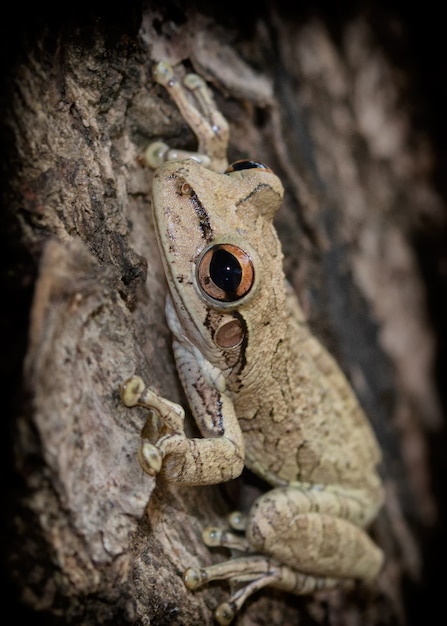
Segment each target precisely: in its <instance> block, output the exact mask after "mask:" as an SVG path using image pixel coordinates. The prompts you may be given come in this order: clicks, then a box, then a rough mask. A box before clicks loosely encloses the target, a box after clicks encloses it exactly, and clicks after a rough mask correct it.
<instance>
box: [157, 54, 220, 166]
mask: <svg viewBox="0 0 447 626" xmlns="http://www.w3.org/2000/svg"><path fill="white" fill-rule="evenodd" d="M152 74H153V77H154V80H155V81H156V82H157V83H159V84H160V85H163V86H164V87H165V88H166V90H167V91H168V92H169V94H170V96H171V97H172V99H173V100H174V102H175V103H176V105H177V107H178V109H179V111H180V113H181V114H182V116H183V118H184V119H185V120H186V121H187V122H188V124H189V126H190V127H191V129H192V131H193V132H194V133H195V135H196V136H197V139H198V142H199V147H198V152H187V151H184V150H174V149H171V148H169V146H168V145H167V144H165V143H164V142H162V141H156V142H154V143H152V144H150V145H149V147H148V148H147V150H146V153H145V158H146V161H147V163H148V165H149V166H150V167H152V168H154V169H155V168H157V167H159V166H160V165H161V164H162V163H164V162H165V161H171V160H175V161H178V160H181V159H186V158H194V159H195V160H196V161H198V162H199V163H201V164H202V165H203V166H204V167H207V168H209V169H211V170H213V171H215V172H224V171H225V169H226V167H227V165H228V161H227V147H228V139H229V127H228V122H227V121H226V119H225V118H224V117H223V115H222V114H221V113H220V111H219V110H218V108H217V107H216V104H215V102H214V99H213V96H212V94H211V92H210V90H209V89H208V87H207V85H206V83H205V81H204V80H203V79H202V78H201V77H200V76H198V75H197V74H187V75H186V76H185V78H184V79H183V84H180V83H179V81H178V80H177V78H176V77H175V75H174V70H173V69H172V67H171V66H170V65H169V63H167V62H166V61H160V62H159V63H156V64H155V65H154V67H153V70H152ZM187 92H189V93H190V94H192V96H193V99H194V102H191V101H190V99H189V98H188V95H187Z"/></svg>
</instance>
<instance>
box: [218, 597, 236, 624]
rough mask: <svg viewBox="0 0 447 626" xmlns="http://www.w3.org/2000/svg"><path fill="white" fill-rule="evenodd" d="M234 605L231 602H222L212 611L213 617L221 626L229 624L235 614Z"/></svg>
mask: <svg viewBox="0 0 447 626" xmlns="http://www.w3.org/2000/svg"><path fill="white" fill-rule="evenodd" d="M236 611H237V609H236V607H235V606H233V603H232V602H223V603H222V604H221V605H219V606H218V607H217V609H216V611H215V613H214V617H215V618H216V622H217V623H218V624H221V626H227V625H228V624H230V623H231V622H232V621H233V619H234V617H235V615H236Z"/></svg>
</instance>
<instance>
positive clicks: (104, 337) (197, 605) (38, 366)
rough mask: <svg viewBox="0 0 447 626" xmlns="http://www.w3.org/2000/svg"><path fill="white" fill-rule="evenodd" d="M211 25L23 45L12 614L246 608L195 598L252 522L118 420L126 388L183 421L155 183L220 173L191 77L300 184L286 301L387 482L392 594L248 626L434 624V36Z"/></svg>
mask: <svg viewBox="0 0 447 626" xmlns="http://www.w3.org/2000/svg"><path fill="white" fill-rule="evenodd" d="M204 6H205V7H206V9H203V10H200V9H197V8H196V9H193V8H192V7H191V6H188V4H187V3H185V4H184V5H183V4H182V3H178V4H177V3H176V4H170V3H168V4H166V5H160V6H158V5H157V4H156V3H153V4H152V3H149V5H148V6H146V7H144V8H143V9H141V7H139V8H137V6H133V5H132V6H131V7H128V6H123V7H121V8H120V9H112V8H109V9H108V10H107V11H106V12H104V13H97V14H96V13H94V12H93V10H92V9H91V10H90V12H88V13H87V14H85V13H84V14H82V15H81V13H79V14H77V13H75V12H73V13H72V14H71V15H69V16H67V15H62V14H59V13H58V9H55V10H53V12H51V13H50V12H48V14H46V13H39V14H37V11H36V12H35V13H31V14H27V15H19V14H17V15H16V18H15V19H14V18H11V19H12V22H11V23H10V24H7V25H6V28H7V29H8V31H9V32H6V33H5V36H4V37H3V38H2V41H3V46H4V55H3V57H4V59H6V60H7V67H5V68H4V72H3V80H4V89H3V96H4V98H3V104H2V109H3V113H2V135H3V149H4V152H5V154H4V156H3V163H4V173H5V184H4V186H3V199H4V204H5V208H4V210H3V211H2V221H3V223H2V234H3V235H4V242H3V248H2V249H3V250H4V251H5V252H6V255H5V258H6V263H7V265H6V267H7V272H5V274H4V280H3V285H4V286H3V293H4V299H3V306H2V309H3V316H2V328H3V329H4V331H5V332H4V339H3V345H4V347H5V349H4V350H3V359H2V366H3V373H4V374H3V380H4V381H5V384H6V389H5V392H4V393H5V396H4V397H6V398H7V399H8V402H7V403H6V404H5V407H6V414H7V415H8V417H9V418H10V432H11V437H10V438H9V439H7V440H6V441H5V451H4V453H3V459H4V471H5V472H7V481H3V483H4V484H5V487H7V489H6V488H5V493H4V501H5V502H6V505H7V507H6V510H7V516H6V520H7V522H6V523H5V528H4V536H5V537H6V541H5V542H4V553H5V564H6V571H5V576H6V581H5V584H6V585H7V589H10V590H11V599H10V603H11V606H13V607H14V611H15V614H16V615H24V616H26V618H27V619H28V623H30V624H38V623H40V624H66V623H69V624H85V625H87V624H103V623H114V624H117V623H125V622H129V623H135V624H155V625H162V624H178V625H195V624H212V623H214V622H213V610H214V609H215V607H216V606H217V605H218V604H219V603H220V602H222V601H224V600H225V599H226V598H227V596H228V591H229V589H228V586H227V585H226V583H224V582H223V583H221V584H216V583H214V584H212V585H208V586H205V587H204V588H203V589H201V590H199V591H197V592H194V593H193V592H190V591H188V590H186V588H185V586H184V584H183V581H182V575H181V574H182V572H183V570H184V569H185V568H186V567H188V566H190V565H197V564H198V563H211V562H216V561H218V560H219V559H221V557H222V554H220V553H219V551H210V550H209V549H208V548H206V547H205V546H204V545H203V543H202V541H201V530H202V528H203V527H205V526H207V525H209V524H212V525H215V524H217V525H222V524H223V523H224V516H225V515H226V514H227V513H228V512H229V511H230V510H231V503H230V500H232V499H233V498H234V496H233V495H232V493H231V492H230V493H229V490H223V489H222V488H221V487H218V486H216V487H196V488H182V487H178V486H175V485H167V484H165V483H163V482H162V481H161V480H160V479H157V480H155V479H152V478H150V477H148V476H147V475H145V474H143V472H142V470H141V468H140V466H139V463H138V460H137V455H136V451H137V447H138V443H139V433H140V430H141V427H142V425H143V422H144V413H143V412H142V411H139V410H133V411H130V410H129V409H126V408H125V407H124V406H122V404H121V402H120V399H119V385H120V383H121V382H122V381H123V380H124V379H125V378H127V377H128V376H130V375H132V374H134V373H139V374H140V375H142V376H143V378H144V379H145V380H147V381H151V383H152V384H153V386H154V387H155V388H157V389H158V390H159V391H160V393H161V394H162V395H163V396H165V397H169V398H170V399H172V400H173V401H176V402H180V403H182V404H183V405H185V398H184V396H183V392H182V390H181V388H180V385H179V382H178V379H177V376H176V371H175V366H174V363H173V357H172V351H171V347H170V335H169V331H168V329H167V326H166V322H165V317H164V292H165V283H164V275H163V272H162V268H161V264H160V260H159V256H158V250H157V246H156V242H155V236H154V229H153V225H152V222H151V213H150V199H149V198H150V189H151V180H152V172H151V171H150V170H149V169H148V168H147V167H145V165H144V164H143V161H142V155H143V152H144V149H145V147H146V145H147V144H148V143H149V142H150V141H153V140H155V139H159V138H162V139H163V140H166V141H167V142H168V143H170V144H171V145H173V146H175V147H179V148H185V149H194V148H195V147H196V146H195V138H194V137H193V135H192V133H191V131H190V130H189V128H187V126H186V124H185V122H184V121H183V120H182V119H181V116H180V114H179V112H178V111H177V109H176V107H175V105H174V104H173V103H172V101H170V99H169V97H168V95H167V94H166V92H165V91H164V90H163V88H162V87H160V86H159V85H156V84H155V83H154V82H153V80H152V77H151V72H150V68H151V65H152V63H153V62H154V61H155V60H159V59H167V60H169V61H170V62H171V64H173V65H175V66H176V71H177V72H178V73H179V74H180V75H181V73H182V72H184V71H186V70H188V69H191V68H192V69H194V71H196V72H197V73H199V74H201V75H202V76H203V77H204V78H205V79H206V80H207V81H208V82H209V84H210V85H211V87H212V89H213V91H214V93H215V97H216V100H217V103H218V105H219V107H220V109H221V110H222V112H223V113H224V115H225V116H226V118H227V119H228V121H229V123H230V126H231V145H230V162H231V161H235V160H236V159H238V158H244V157H252V158H255V159H257V160H260V161H262V162H265V163H268V164H269V166H270V167H271V168H272V169H273V170H274V171H275V173H277V174H278V175H279V176H280V178H281V179H282V181H283V183H284V186H285V189H286V196H285V201H284V205H283V207H282V208H281V210H280V212H279V214H278V217H277V220H276V226H277V228H278V232H279V235H280V238H281V240H282V243H283V250H284V254H285V269H286V273H287V276H288V278H289V280H290V282H291V283H292V285H293V286H294V288H295V289H296V292H297V293H298V296H299V298H300V301H301V303H302V305H303V307H304V310H305V313H306V315H307V317H308V319H309V323H310V325H311V327H312V329H313V330H314V332H315V334H316V335H317V336H318V337H319V338H320V339H321V340H322V341H323V343H324V344H325V345H326V346H328V348H329V350H330V351H331V352H332V353H333V354H334V355H335V356H336V358H337V360H338V362H339V363H340V366H341V367H342V369H343V370H344V371H345V372H346V374H347V375H348V377H349V378H350V380H351V382H352V384H353V386H354V388H355V390H356V393H357V395H358V397H359V399H360V401H361V403H362V405H363V406H364V408H365V411H366V413H367V415H368V417H369V419H370V420H371V423H372V425H373V428H374V430H375V431H376V433H377V436H378V439H379V442H380V444H381V447H382V450H383V456H384V461H383V465H382V467H381V472H382V475H383V478H384V484H385V488H386V503H385V506H384V508H383V511H382V512H381V514H380V516H379V519H378V520H377V522H376V523H375V524H374V526H373V528H372V534H373V536H374V538H375V539H376V541H377V542H378V543H379V544H380V545H381V547H382V548H383V549H384V551H385V554H386V564H385V567H384V569H383V571H382V573H381V575H380V578H379V580H378V581H377V584H376V585H373V586H372V587H371V588H367V587H366V586H364V585H358V586H356V587H355V589H354V590H351V591H349V592H347V591H342V590H337V591H335V592H331V593H326V594H324V595H320V596H315V597H311V598H297V597H292V596H290V595H287V594H285V593H280V592H277V591H272V590H269V589H265V590H263V591H261V592H259V593H258V594H257V595H255V596H253V598H252V599H250V601H249V602H247V604H246V606H245V607H244V609H243V611H242V612H241V614H240V615H239V616H238V618H237V619H236V620H235V623H236V624H244V626H246V625H250V624H253V625H255V624H256V625H259V624H281V625H285V624H287V625H295V624H300V625H302V624H330V625H331V626H335V625H336V624H337V625H338V624H352V625H354V624H362V625H365V626H366V625H371V626H372V625H378V624H387V625H388V624H397V623H399V624H416V623H418V620H419V618H420V617H421V616H424V617H425V618H426V617H427V611H428V608H429V607H430V608H431V607H433V606H434V603H435V595H434V593H433V591H432V583H433V580H434V574H435V571H436V555H437V554H438V552H439V541H440V536H441V528H442V522H443V516H444V509H443V506H444V504H443V500H442V499H441V489H440V485H441V483H442V476H441V470H442V467H443V465H442V464H443V463H444V461H442V458H443V457H442V454H443V452H442V450H443V445H445V430H443V413H442V400H443V398H442V397H441V392H440V386H439V384H438V383H439V382H440V380H441V377H440V372H441V367H442V363H443V359H445V352H443V349H445V342H444V337H445V334H444V333H445V331H444V330H443V327H442V323H443V316H442V312H443V311H444V312H445V274H444V276H443V274H442V263H444V264H445V261H446V252H445V247H444V237H445V233H446V213H445V200H444V197H443V193H442V192H443V190H442V189H440V190H437V188H436V187H435V184H434V182H433V181H434V174H435V173H436V170H435V167H436V166H437V165H438V164H439V158H440V157H439V150H438V148H437V146H436V145H435V144H434V142H433V140H432V135H431V134H430V132H429V131H431V130H432V129H431V128H427V129H424V127H423V122H424V119H426V118H424V117H423V116H422V115H421V110H419V111H418V113H419V117H416V116H415V108H414V106H413V105H412V106H410V104H409V103H410V102H413V103H414V102H416V100H415V98H416V97H417V96H418V92H415V91H414V89H415V83H414V76H415V72H416V68H417V58H416V60H415V59H414V57H413V64H411V63H410V62H407V61H405V59H406V57H405V56H404V54H403V53H404V52H408V50H409V49H410V44H411V38H407V39H405V35H408V32H411V25H412V24H409V22H408V21H406V19H405V18H406V17H408V16H403V15H394V16H393V15H391V14H390V13H388V12H387V11H386V10H385V9H380V8H376V9H374V10H371V11H370V12H369V13H368V12H367V11H366V9H363V8H362V5H359V10H358V11H356V12H351V13H349V14H348V13H346V14H343V13H339V14H338V15H337V16H335V15H330V14H328V13H324V12H322V11H321V12H319V11H318V10H317V9H315V10H314V11H313V10H307V9H305V8H304V5H303V7H302V8H301V10H300V11H292V10H291V9H290V8H288V9H286V8H285V7H281V3H279V4H278V3H269V2H267V3H265V4H264V5H263V6H256V8H253V10H252V11H251V12H250V13H249V14H248V15H247V16H245V17H244V15H245V14H240V11H239V12H238V7H237V5H235V4H233V3H230V5H229V4H228V3H226V4H225V6H222V5H221V4H218V3H205V5H204ZM312 6H314V5H312ZM317 7H318V5H317ZM314 8H315V7H314ZM34 11H35V9H34ZM9 28H10V30H9ZM8 34H9V35H11V36H10V37H7V35H8ZM412 50H413V49H412ZM398 53H400V54H398ZM404 61H405V62H404ZM419 96H420V92H419ZM416 122H418V124H417V123H416ZM421 122H422V124H421ZM437 159H438V160H437ZM444 191H445V190H444ZM444 267H445V265H444ZM442 307H444V308H442ZM191 428H193V426H192V425H191ZM5 439H6V438H5ZM244 481H246V482H249V477H246V478H244V477H243V478H242V479H241V480H240V481H238V483H237V484H236V485H235V486H234V487H235V489H240V488H241V484H242V485H243V484H244Z"/></svg>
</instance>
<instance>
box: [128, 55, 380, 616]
mask: <svg viewBox="0 0 447 626" xmlns="http://www.w3.org/2000/svg"><path fill="white" fill-rule="evenodd" d="M153 75H154V79H155V82H156V83H159V84H160V85H162V86H163V87H164V88H165V89H166V90H167V91H168V93H169V94H170V96H171V98H172V99H173V100H174V102H175V104H176V105H177V107H178V109H179V111H180V112H181V114H182V116H183V118H184V119H185V121H186V122H187V123H188V125H189V126H190V128H191V129H192V130H193V131H194V133H195V135H196V136H197V141H198V150H197V152H182V151H177V150H175V149H171V148H169V147H168V146H167V144H165V143H163V142H154V143H153V144H151V145H150V146H149V148H148V150H147V152H146V160H147V162H148V164H149V165H150V166H151V167H152V168H154V169H155V172H154V177H153V184H152V207H153V219H154V224H155V230H156V235H157V241H158V246H159V251H160V257H161V261H162V265H163V268H164V273H165V276H166V282H167V296H166V320H167V323H168V326H169V329H170V331H171V333H172V337H173V344H172V345H173V353H174V357H175V362H176V366H177V371H178V375H179V378H180V381H181V383H182V385H183V388H184V391H185V395H186V398H187V400H188V403H189V408H190V411H191V414H192V416H193V417H194V420H195V423H196V424H197V427H198V430H199V432H200V435H199V436H196V437H193V436H187V435H186V434H185V410H184V408H183V407H182V406H180V405H178V404H176V403H174V402H172V401H170V400H169V399H166V398H164V397H162V396H160V395H159V394H158V393H157V392H156V390H154V389H153V388H152V387H150V386H147V385H146V384H145V382H144V381H143V380H142V378H141V377H139V376H138V375H134V376H131V377H130V378H129V379H127V380H126V381H125V382H124V383H123V384H122V386H121V398H122V401H123V403H124V404H125V405H126V406H127V407H136V406H140V407H144V408H145V409H147V410H148V411H149V413H148V416H149V417H148V420H147V422H146V424H145V427H144V428H143V430H142V439H141V445H140V448H139V452H138V455H139V459H140V462H141V465H142V467H143V469H144V470H145V472H146V473H147V474H148V475H150V476H161V477H162V479H164V480H165V481H168V482H171V483H177V484H181V485H188V486H194V487H196V486H200V485H214V484H219V483H223V482H226V481H230V480H232V479H235V478H237V477H239V476H240V475H241V473H242V471H243V469H244V467H245V468H248V470H250V471H251V472H252V473H253V474H254V475H256V476H257V477H259V478H260V479H261V480H262V482H263V483H264V484H266V485H267V486H268V487H267V488H266V490H265V491H263V492H261V493H260V494H259V496H258V497H257V498H256V499H255V501H254V502H253V504H252V505H251V507H250V508H249V510H248V511H244V512H241V511H234V512H233V513H231V514H230V515H229V517H228V522H227V524H226V525H224V526H223V527H207V528H205V529H203V533H202V535H203V541H204V543H205V544H206V545H207V546H209V547H220V548H227V549H229V550H230V554H231V556H230V558H229V559H227V560H225V561H223V562H219V563H216V564H213V565H206V566H194V565H193V564H191V566H190V567H188V568H187V569H186V570H185V572H184V574H183V578H184V584H185V585H186V587H187V588H188V589H189V590H191V591H194V590H196V589H198V588H199V587H201V586H202V585H206V584H207V583H209V582H211V581H214V580H223V581H227V582H228V583H229V584H230V595H229V597H228V600H226V601H225V602H223V603H221V604H220V605H219V606H218V607H217V609H216V610H215V619H216V621H217V622H218V623H219V624H221V625H225V624H230V623H231V621H232V620H233V619H234V618H235V616H236V615H237V614H238V612H239V611H241V609H242V607H243V605H244V603H245V602H246V600H247V599H248V598H249V597H250V596H251V595H252V594H254V593H255V592H257V591H259V590H260V589H262V588H265V587H268V586H269V587H272V588H276V589H280V590H283V591H285V592H290V593H292V594H296V595H307V594H313V593H314V592H317V591H320V590H329V589H331V588H335V587H337V586H343V585H348V586H349V585H350V584H354V583H355V582H356V581H363V583H365V584H372V583H373V581H374V580H375V579H376V578H377V577H378V575H379V573H380V571H381V569H382V567H383V562H384V554H383V551H382V550H381V549H380V547H379V546H378V545H376V543H375V542H374V541H373V540H372V539H371V537H370V534H369V533H368V527H369V526H370V524H371V523H372V522H373V521H374V519H375V518H376V517H377V515H378V513H379V511H380V509H381V507H382V505H383V499H384V490H383V482H382V479H381V477H380V474H379V470H378V468H379V465H380V462H381V452H380V447H379V445H378V442H377V439H376V437H375V434H374V432H373V430H372V427H371V425H370V423H369V421H368V418H367V417H366V415H365V413H364V412H363V409H362V408H361V405H360V403H359V401H358V399H357V397H356V395H355V393H354V391H353V390H352V387H351V385H350V383H349V381H348V379H347V377H346V376H345V374H344V373H343V372H342V369H341V368H340V366H339V365H338V363H337V361H336V360H335V358H334V357H333V356H332V355H331V354H330V352H329V351H328V350H327V349H326V348H325V347H324V346H323V344H322V343H321V342H320V341H319V339H317V337H316V336H315V335H314V334H313V333H312V331H311V330H310V327H309V324H308V323H307V320H306V318H305V315H304V312H303V309H302V307H301V305H300V303H299V300H298V298H297V296H296V294H295V292H294V290H293V289H292V287H291V286H290V284H289V282H288V281H287V279H286V277H285V274H284V269H283V252H282V247H281V243H280V240H279V237H278V234H277V232H276V229H275V226H274V224H273V220H274V217H275V215H276V213H277V211H278V209H279V207H280V206H281V204H282V202H283V197H284V187H283V185H282V183H281V181H280V179H279V177H278V176H277V175H276V174H275V173H274V172H273V171H272V170H271V169H270V168H269V167H268V166H267V165H265V164H263V163H262V162H260V161H255V160H249V159H241V160H239V161H236V162H235V163H233V164H231V165H228V160H227V156H226V155H227V148H228V142H229V124H228V122H227V120H226V119H225V118H224V116H223V115H222V114H221V113H220V111H219V109H218V107H217V105H216V104H215V100H214V97H213V94H212V92H211V90H210V88H209V87H208V85H207V84H206V82H205V81H204V80H203V79H202V78H201V77H200V76H198V75H197V74H194V73H189V74H186V76H185V78H184V80H183V81H181V80H179V79H178V78H177V77H176V75H175V72H174V69H173V67H172V66H171V65H170V64H169V63H168V62H166V61H161V62H159V63H157V64H156V65H155V66H154V71H153Z"/></svg>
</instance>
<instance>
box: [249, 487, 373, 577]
mask: <svg viewBox="0 0 447 626" xmlns="http://www.w3.org/2000/svg"><path fill="white" fill-rule="evenodd" d="M320 493H321V497H319V494H318V492H311V493H310V492H309V493H306V492H305V491H301V490H297V489H295V488H293V487H289V488H278V489H273V490H272V491H269V492H267V493H266V494H264V495H263V496H261V497H260V498H258V500H257V501H256V502H255V504H254V505H253V507H252V509H251V511H250V515H249V520H248V525H247V529H246V535H247V539H248V541H249V542H250V543H251V544H252V545H253V547H254V548H255V549H256V550H257V551H259V552H261V553H263V554H267V555H269V556H272V557H274V558H275V559H276V560H277V561H279V562H280V563H283V564H285V565H288V566H289V567H291V568H293V569H294V570H298V571H301V572H306V573H308V574H313V575H315V576H330V577H333V578H362V579H366V580H368V579H372V578H374V577H375V576H376V575H377V574H378V572H379V570H380V568H381V566H382V562H383V554H382V552H381V550H380V549H379V548H377V546H376V545H375V544H374V543H373V542H372V541H371V539H370V538H369V537H368V535H367V534H366V533H365V532H364V531H363V530H362V528H360V527H359V526H356V525H355V524H354V523H353V522H351V521H349V520H347V519H345V517H346V516H347V513H348V510H349V506H347V504H346V503H343V502H341V503H340V505H339V506H338V507H337V505H336V502H337V499H338V498H339V496H333V495H332V494H329V497H325V492H320ZM342 500H343V498H342ZM337 509H338V510H337ZM343 513H344V514H345V515H344V516H341V514H343Z"/></svg>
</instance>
